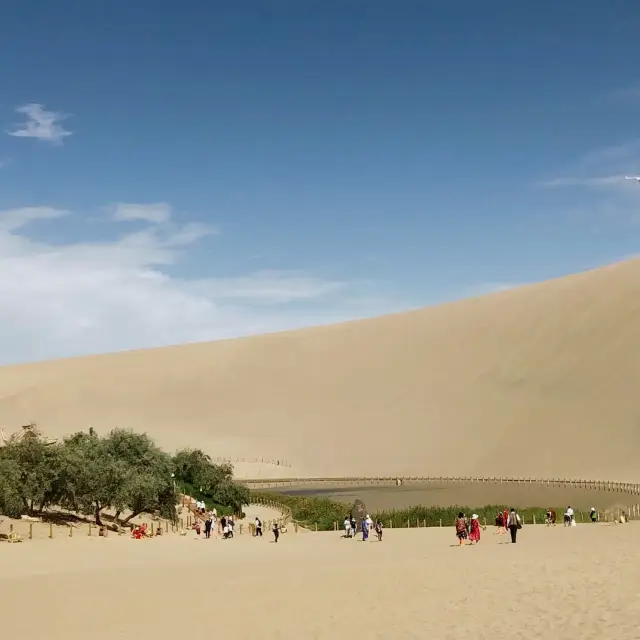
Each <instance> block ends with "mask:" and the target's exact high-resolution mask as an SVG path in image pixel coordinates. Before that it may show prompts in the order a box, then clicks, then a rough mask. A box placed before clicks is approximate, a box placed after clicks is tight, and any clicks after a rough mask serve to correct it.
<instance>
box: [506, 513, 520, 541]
mask: <svg viewBox="0 0 640 640" xmlns="http://www.w3.org/2000/svg"><path fill="white" fill-rule="evenodd" d="M507 528H508V529H509V532H510V533H511V542H512V543H513V544H515V542H516V537H517V535H518V529H521V528H522V524H521V522H520V516H519V515H518V514H517V513H516V510H515V509H514V508H513V507H511V511H510V512H509V517H508V518H507Z"/></svg>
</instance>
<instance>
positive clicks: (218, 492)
mask: <svg viewBox="0 0 640 640" xmlns="http://www.w3.org/2000/svg"><path fill="white" fill-rule="evenodd" d="M173 464H174V473H175V477H176V479H177V481H178V482H181V483H185V484H189V485H191V486H193V487H195V488H196V489H198V490H199V491H200V492H201V493H202V494H204V495H206V496H208V497H210V498H211V499H212V500H213V502H216V503H218V504H224V505H228V506H230V507H232V508H233V510H234V511H235V512H239V511H240V510H241V509H242V506H243V505H245V504H247V503H248V502H249V489H248V488H247V487H246V486H245V485H241V484H238V483H237V482H234V481H233V466H232V465H230V464H227V463H223V464H214V463H213V462H212V461H211V458H210V457H209V456H208V455H206V454H205V453H204V452H203V451H200V449H182V450H181V451H178V452H177V453H176V455H175V456H174V457H173Z"/></svg>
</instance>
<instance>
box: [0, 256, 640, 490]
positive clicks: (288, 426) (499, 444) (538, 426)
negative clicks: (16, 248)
mask: <svg viewBox="0 0 640 640" xmlns="http://www.w3.org/2000/svg"><path fill="white" fill-rule="evenodd" d="M639 328H640V260H632V261H627V262H622V263H618V264H615V265H612V266H610V267H607V268H603V269H598V270H594V271H590V272H586V273H582V274H578V275H573V276H569V277H566V278H561V279H557V280H553V281H549V282H545V283H541V284H537V285H532V286H527V287H523V288H520V289H515V290H509V291H504V292H500V293H496V294H493V295H489V296H484V297H480V298H476V299H471V300H465V301H461V302H456V303H451V304H446V305H442V306H438V307H433V308H427V309H423V310H418V311H413V312H408V313H403V314H396V315H391V316H385V317H380V318H376V319H372V320H365V321H358V322H352V323H346V324H339V325H334V326H328V327H320V328H311V329H306V330H302V331H295V332H287V333H280V334H274V335H266V336H259V337H252V338H246V339H238V340H228V341H220V342H214V343H206V344H193V345H187V346H178V347H170V348H162V349H153V350H146V351H135V352H129V353H119V354H110V355H103V356H93V357H87V358H77V359H69V360H60V361H52V362H45V363H37V364H29V365H21V366H12V367H4V368H0V422H3V423H5V424H7V425H10V426H17V425H19V424H22V423H24V422H25V421H28V420H34V421H36V422H38V423H39V424H40V426H41V427H43V428H44V429H45V430H46V431H47V432H48V433H51V434H57V435H62V434H64V433H68V432H70V431H73V430H77V429H86V428H88V426H89V425H92V426H93V427H94V428H96V429H97V430H98V431H106V430H108V429H110V428H112V427H114V426H116V425H119V426H125V427H132V428H135V429H137V430H144V431H147V432H148V433H149V434H151V435H152V436H153V437H155V438H156V439H157V440H158V442H159V443H160V444H162V445H163V446H165V447H168V448H174V447H178V446H184V445H191V446H199V447H202V448H204V449H206V450H207V451H208V452H210V453H211V454H212V455H216V456H229V457H236V456H237V457H246V458H247V459H256V458H257V459H263V458H264V459H269V460H283V461H286V462H287V463H288V464H290V465H291V466H286V467H283V466H280V467H279V466H278V465H273V464H255V463H252V464H248V465H245V467H244V468H245V471H244V472H243V474H244V475H245V476H248V475H254V476H260V475H270V476H271V477H274V476H297V477H304V476H307V477H308V476H327V475H349V474H351V475H356V474H358V475H377V474H382V475H395V474H397V475H471V474H474V475H505V476H507V475H523V476H535V477H545V476H547V477H548V476H555V477H570V476H573V477H583V478H589V479H598V478H606V479H612V480H621V481H636V480H637V479H638V477H637V471H636V468H637V462H636V460H637V458H638V456H640V427H639V424H640V423H639V420H640V394H638V391H637V387H638V383H639V382H640V339H639V337H638V335H639V333H638V331H639Z"/></svg>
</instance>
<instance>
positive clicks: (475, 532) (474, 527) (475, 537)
mask: <svg viewBox="0 0 640 640" xmlns="http://www.w3.org/2000/svg"><path fill="white" fill-rule="evenodd" d="M469 542H471V543H472V544H473V543H474V542H475V543H476V544H477V543H478V542H480V520H479V518H478V515H477V514H476V513H474V514H473V515H472V516H471V530H470V531H469Z"/></svg>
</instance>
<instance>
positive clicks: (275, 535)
mask: <svg viewBox="0 0 640 640" xmlns="http://www.w3.org/2000/svg"><path fill="white" fill-rule="evenodd" d="M279 537H280V527H279V526H278V523H277V522H274V523H273V538H274V540H273V541H274V542H275V543H277V542H278V538H279Z"/></svg>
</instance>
